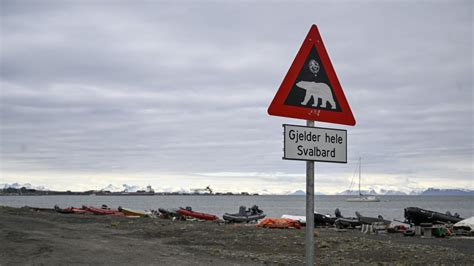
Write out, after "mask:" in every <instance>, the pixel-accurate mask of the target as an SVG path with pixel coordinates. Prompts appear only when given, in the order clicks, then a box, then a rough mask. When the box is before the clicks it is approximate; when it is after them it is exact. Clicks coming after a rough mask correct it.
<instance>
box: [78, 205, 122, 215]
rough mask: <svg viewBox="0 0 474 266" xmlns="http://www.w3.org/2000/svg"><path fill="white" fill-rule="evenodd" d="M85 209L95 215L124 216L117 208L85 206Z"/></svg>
mask: <svg viewBox="0 0 474 266" xmlns="http://www.w3.org/2000/svg"><path fill="white" fill-rule="evenodd" d="M85 209H86V210H88V211H89V212H91V213H93V214H96V215H112V216H125V215H124V214H123V213H122V212H119V211H118V210H110V209H100V208H94V207H85Z"/></svg>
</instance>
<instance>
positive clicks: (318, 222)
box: [314, 212, 337, 226]
mask: <svg viewBox="0 0 474 266" xmlns="http://www.w3.org/2000/svg"><path fill="white" fill-rule="evenodd" d="M336 220H337V217H333V216H331V215H329V214H320V213H317V212H315V213H314V225H315V226H328V225H334V223H335V222H336Z"/></svg>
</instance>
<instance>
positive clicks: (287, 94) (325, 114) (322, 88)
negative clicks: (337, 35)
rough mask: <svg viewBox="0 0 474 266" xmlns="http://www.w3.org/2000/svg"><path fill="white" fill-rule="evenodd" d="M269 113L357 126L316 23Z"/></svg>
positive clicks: (274, 99) (269, 108)
mask: <svg viewBox="0 0 474 266" xmlns="http://www.w3.org/2000/svg"><path fill="white" fill-rule="evenodd" d="M268 114H270V115H276V116H284V117H291V118H300V119H305V120H313V121H321V122H327V123H335V124H343V125H350V126H353V125H355V123H356V121H355V119H354V116H353V115H352V111H351V108H350V107H349V104H348V103H347V100H346V96H344V92H343V91H342V88H341V84H339V80H338V79H337V76H336V72H335V71H334V68H333V67H332V64H331V60H329V56H328V54H327V52H326V48H325V47H324V44H323V40H322V39H321V35H320V34H319V31H318V27H316V25H313V26H311V29H310V30H309V33H308V35H307V36H306V39H305V40H304V42H303V44H302V45H301V48H300V50H299V51H298V54H297V55H296V57H295V60H294V61H293V64H291V67H290V70H288V73H287V74H286V76H285V79H283V82H282V83H281V85H280V89H278V92H277V93H276V95H275V98H273V101H272V103H271V104H270V107H268Z"/></svg>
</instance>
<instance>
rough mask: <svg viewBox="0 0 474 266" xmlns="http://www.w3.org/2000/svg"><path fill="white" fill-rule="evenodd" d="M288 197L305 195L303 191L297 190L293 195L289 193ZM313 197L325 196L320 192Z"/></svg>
mask: <svg viewBox="0 0 474 266" xmlns="http://www.w3.org/2000/svg"><path fill="white" fill-rule="evenodd" d="M289 195H295V196H303V195H306V192H305V191H303V190H297V191H295V192H293V193H289ZM314 195H326V194H323V193H321V192H317V191H316V192H315V193H314Z"/></svg>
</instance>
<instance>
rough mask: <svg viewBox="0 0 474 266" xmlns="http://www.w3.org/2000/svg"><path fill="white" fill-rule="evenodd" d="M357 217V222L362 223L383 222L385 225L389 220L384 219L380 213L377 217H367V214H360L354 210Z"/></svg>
mask: <svg viewBox="0 0 474 266" xmlns="http://www.w3.org/2000/svg"><path fill="white" fill-rule="evenodd" d="M355 214H356V216H357V218H358V219H359V222H361V223H362V224H373V223H384V224H385V225H389V224H390V223H391V221H389V220H384V219H383V217H382V215H379V216H378V217H368V216H362V215H361V214H360V213H359V212H357V211H356V212H355Z"/></svg>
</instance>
